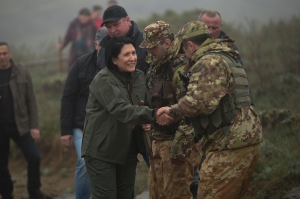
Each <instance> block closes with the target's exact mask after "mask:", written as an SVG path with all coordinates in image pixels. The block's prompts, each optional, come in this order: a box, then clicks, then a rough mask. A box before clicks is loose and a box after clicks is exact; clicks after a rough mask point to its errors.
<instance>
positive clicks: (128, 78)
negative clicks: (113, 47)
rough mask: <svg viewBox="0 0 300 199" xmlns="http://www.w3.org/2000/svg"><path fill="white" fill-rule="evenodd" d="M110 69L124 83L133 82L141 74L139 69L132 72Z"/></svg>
mask: <svg viewBox="0 0 300 199" xmlns="http://www.w3.org/2000/svg"><path fill="white" fill-rule="evenodd" d="M109 71H110V72H111V73H113V74H114V75H115V76H116V77H117V78H118V79H119V80H120V81H121V82H123V83H124V84H127V83H131V82H133V81H134V80H135V79H136V78H137V77H138V76H139V74H140V73H139V72H138V71H137V70H135V71H134V72H132V73H124V72H120V71H115V70H109Z"/></svg>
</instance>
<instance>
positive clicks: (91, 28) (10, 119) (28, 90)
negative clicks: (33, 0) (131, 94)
mask: <svg viewBox="0 0 300 199" xmlns="http://www.w3.org/2000/svg"><path fill="white" fill-rule="evenodd" d="M109 3H111V4H114V5H109V6H108V7H107V9H106V10H105V11H104V13H103V16H102V8H101V7H100V6H94V8H93V14H91V13H90V12H89V10H88V9H86V8H84V9H82V10H80V11H79V15H78V17H77V18H76V19H75V20H74V21H73V22H71V24H70V26H69V28H68V31H67V33H66V36H65V38H64V40H63V42H62V43H59V44H58V49H60V50H61V49H63V48H64V47H65V46H66V45H67V44H68V43H69V42H72V48H71V53H70V59H69V74H68V77H67V80H66V84H65V87H64V91H63V95H62V99H61V141H62V144H63V145H64V146H66V147H71V146H73V145H74V146H75V149H76V152H77V155H78V161H77V164H76V173H75V191H76V198H77V199H81V198H82V199H88V198H90V195H91V194H92V195H93V197H94V198H95V199H96V198H97V199H98V198H100V197H98V195H97V194H95V192H97V191H98V190H100V189H102V191H103V192H106V191H109V190H108V189H114V187H109V188H107V187H105V188H103V187H98V184H97V183H96V182H91V181H90V177H89V175H91V174H93V173H92V171H89V172H88V171H87V168H86V165H85V160H84V158H83V157H82V154H81V150H82V149H81V148H82V140H83V136H84V120H85V114H86V112H85V107H86V104H87V101H88V98H89V86H90V84H91V82H92V81H93V78H94V77H95V75H96V74H97V73H98V72H99V71H100V70H102V69H103V68H105V66H106V65H105V56H104V55H105V49H106V48H107V47H108V46H107V45H108V43H109V41H110V40H111V38H113V37H115V36H127V37H129V38H130V39H132V41H133V42H134V44H135V50H136V54H137V65H136V69H139V70H141V71H143V72H144V74H145V77H146V85H147V90H148V93H150V96H151V100H150V104H148V106H150V107H151V108H154V109H155V110H156V114H157V115H158V116H159V117H157V118H156V122H155V123H153V124H151V125H149V126H147V127H145V126H143V128H144V131H145V134H144V139H145V142H146V145H147V147H146V149H147V150H146V153H144V154H143V157H144V160H145V162H146V163H147V165H148V166H149V181H148V189H149V196H150V198H151V199H174V198H183V199H185V198H186V199H190V198H198V199H200V198H204V199H208V198H212V199H216V198H225V199H235V198H244V197H246V192H247V188H248V186H249V182H250V179H251V176H252V174H253V171H254V167H255V165H256V163H257V161H258V155H259V150H260V143H261V141H262V129H261V123H260V120H259V118H258V116H257V114H256V112H255V110H254V106H253V104H254V103H253V99H252V96H251V91H250V87H249V83H248V79H247V74H246V72H245V70H244V68H243V62H242V60H241V56H240V54H239V52H238V48H237V47H236V45H234V44H233V43H234V41H233V40H232V39H231V38H230V37H229V36H227V35H226V33H225V32H224V31H223V30H222V19H221V15H220V13H219V12H217V11H214V10H205V11H203V12H202V13H200V15H199V19H198V20H195V21H190V22H188V23H186V24H185V25H184V26H183V27H182V28H181V29H180V30H179V31H178V32H177V33H172V32H171V30H170V24H168V23H167V22H165V21H163V19H161V20H160V21H156V22H153V23H151V24H149V25H148V26H147V27H146V28H145V29H144V30H143V31H142V32H141V31H140V30H139V28H138V25H137V24H136V23H135V22H134V21H133V20H131V19H130V17H129V16H128V14H127V12H126V10H125V9H124V8H123V7H122V6H119V5H116V2H115V1H110V2H109ZM191 20H192V19H191ZM79 27H80V28H79ZM79 32H80V33H84V34H79ZM78 35H84V36H82V37H81V38H80V39H79V38H78ZM80 46H84V48H81V47H80ZM99 122H101V121H99ZM0 131H1V132H0V195H1V196H2V198H3V199H12V198H13V183H12V180H11V176H10V174H9V170H8V154H9V140H10V138H11V139H13V140H14V142H16V144H17V145H18V146H19V147H20V148H21V150H22V152H23V154H24V156H25V158H26V160H27V162H28V173H27V175H28V185H27V189H28V193H29V197H30V198H31V199H42V198H53V197H52V196H50V195H48V194H45V193H43V192H42V191H40V187H41V183H40V174H39V173H40V171H39V166H40V154H39V151H38V148H37V146H36V144H35V142H36V141H37V140H38V139H39V137H40V132H39V130H38V116H37V104H36V100H35V94H34V92H33V87H32V82H31V77H30V75H29V73H28V72H27V70H26V69H25V68H24V67H22V66H20V65H18V64H16V63H14V62H13V61H12V53H11V50H10V48H9V45H8V44H7V43H5V42H0ZM99 180H101V179H99ZM103 189H104V190H103ZM106 189H107V190H106ZM133 195H134V193H133V192H132V195H131V196H130V197H131V198H133ZM117 198H124V197H122V196H120V195H118V196H117Z"/></svg>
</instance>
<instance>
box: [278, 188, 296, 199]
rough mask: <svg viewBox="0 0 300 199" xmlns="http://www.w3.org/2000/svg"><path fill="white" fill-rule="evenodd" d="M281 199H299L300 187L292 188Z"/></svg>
mask: <svg viewBox="0 0 300 199" xmlns="http://www.w3.org/2000/svg"><path fill="white" fill-rule="evenodd" d="M282 199H300V187H298V188H293V189H292V190H290V191H289V192H287V194H285V195H284V196H283V197H282Z"/></svg>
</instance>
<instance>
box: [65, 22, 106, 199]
mask: <svg viewBox="0 0 300 199" xmlns="http://www.w3.org/2000/svg"><path fill="white" fill-rule="evenodd" d="M106 35H107V31H106V28H105V27H103V28H101V29H99V30H98V31H97V33H96V38H95V41H94V47H95V50H94V52H92V53H89V54H86V55H83V56H81V57H79V58H78V59H77V60H76V61H75V62H74V64H73V66H72V68H71V70H70V72H69V74H68V78H67V81H66V84H65V88H64V92H63V96H62V99H61V118H60V120H61V141H62V144H63V145H64V146H66V147H71V146H72V145H73V143H74V145H75V149H76V153H77V156H78V161H77V164H76V173H75V191H76V199H89V198H90V192H91V191H90V184H89V176H88V173H87V170H86V167H85V163H84V159H83V158H81V142H82V136H83V132H82V130H83V124H84V118H85V114H86V113H85V107H86V104H87V101H88V97H89V85H90V84H91V82H92V80H93V78H94V76H95V75H96V74H97V72H98V69H97V54H98V52H99V50H100V49H101V47H100V46H99V44H100V41H101V40H102V39H103V38H104V37H105V36H106Z"/></svg>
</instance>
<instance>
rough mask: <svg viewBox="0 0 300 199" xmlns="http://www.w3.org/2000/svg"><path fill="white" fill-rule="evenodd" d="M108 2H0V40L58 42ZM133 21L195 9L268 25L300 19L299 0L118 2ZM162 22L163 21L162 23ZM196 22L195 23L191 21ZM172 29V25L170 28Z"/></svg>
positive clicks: (229, 19) (228, 19)
mask: <svg viewBox="0 0 300 199" xmlns="http://www.w3.org/2000/svg"><path fill="white" fill-rule="evenodd" d="M106 2H107V1H106V0H0V27H1V28H0V40H2V41H7V42H9V43H13V44H23V43H24V44H26V45H29V46H35V47H36V46H37V44H38V43H41V41H44V40H46V41H51V42H52V41H54V42H56V41H57V38H58V37H59V36H64V34H65V31H66V28H67V27H68V24H69V23H70V21H71V20H73V19H74V18H75V17H76V15H77V13H78V10H79V9H81V8H83V7H87V8H92V6H93V5H95V4H98V5H101V6H102V7H103V8H104V9H105V8H106ZM118 2H119V4H120V5H121V6H123V7H124V8H125V9H126V11H127V13H128V15H129V16H130V18H131V19H132V20H135V21H137V20H139V19H146V18H148V17H149V16H150V15H151V13H153V12H156V13H163V12H164V11H165V10H166V9H173V10H175V11H176V12H178V13H181V12H183V11H186V10H191V9H195V8H199V9H213V10H217V11H219V12H220V13H221V15H222V19H223V21H225V22H227V23H232V24H234V25H237V24H243V23H245V19H246V18H247V19H249V20H255V21H257V22H258V23H259V24H265V23H267V22H269V20H271V19H272V20H273V21H277V20H279V19H284V20H286V19H289V18H290V17H291V16H292V15H297V16H299V8H300V1H299V0H251V1H250V0H248V1H246V0H150V1H149V0H148V1H144V0H118ZM162 20H163V19H162ZM191 20H196V19H191ZM171 25H172V24H171Z"/></svg>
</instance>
